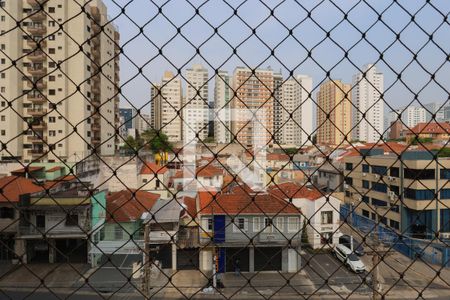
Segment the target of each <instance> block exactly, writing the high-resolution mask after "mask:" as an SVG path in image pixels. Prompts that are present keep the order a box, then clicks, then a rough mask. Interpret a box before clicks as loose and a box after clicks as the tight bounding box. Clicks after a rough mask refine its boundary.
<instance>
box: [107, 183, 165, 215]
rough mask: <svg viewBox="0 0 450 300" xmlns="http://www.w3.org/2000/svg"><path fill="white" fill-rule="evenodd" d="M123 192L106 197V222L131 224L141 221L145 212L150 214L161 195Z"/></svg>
mask: <svg viewBox="0 0 450 300" xmlns="http://www.w3.org/2000/svg"><path fill="white" fill-rule="evenodd" d="M134 192H135V196H134V197H133V193H132V191H129V190H123V191H120V192H115V193H112V194H109V195H108V196H107V197H106V220H107V221H108V222H130V221H135V220H139V218H140V217H141V216H142V214H143V213H144V212H149V211H150V209H151V208H152V207H153V205H154V204H155V202H156V201H157V200H158V199H159V198H160V195H159V194H155V193H149V192H144V191H134Z"/></svg>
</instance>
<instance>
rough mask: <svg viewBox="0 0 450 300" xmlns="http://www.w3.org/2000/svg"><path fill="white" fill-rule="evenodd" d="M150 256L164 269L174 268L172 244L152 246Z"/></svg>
mask: <svg viewBox="0 0 450 300" xmlns="http://www.w3.org/2000/svg"><path fill="white" fill-rule="evenodd" d="M150 256H151V257H152V259H153V260H157V261H159V262H160V263H161V267H162V268H163V269H171V268H172V244H162V245H151V246H150Z"/></svg>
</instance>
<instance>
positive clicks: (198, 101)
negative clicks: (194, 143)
mask: <svg viewBox="0 0 450 300" xmlns="http://www.w3.org/2000/svg"><path fill="white" fill-rule="evenodd" d="M186 81H187V82H186V100H185V102H184V103H183V105H184V106H183V120H184V122H185V123H184V124H185V125H184V126H183V137H184V139H185V141H187V142H189V141H191V140H192V139H194V138H195V137H196V135H198V138H199V139H200V140H202V141H203V140H205V139H206V138H207V137H208V128H209V105H208V101H209V100H208V97H209V94H208V70H207V69H206V68H204V67H203V66H202V65H200V64H194V65H193V66H192V67H191V68H189V69H187V70H186Z"/></svg>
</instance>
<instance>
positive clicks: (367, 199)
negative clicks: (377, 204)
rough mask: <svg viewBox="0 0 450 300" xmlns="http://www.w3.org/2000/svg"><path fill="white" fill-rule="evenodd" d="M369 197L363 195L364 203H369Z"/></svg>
mask: <svg viewBox="0 0 450 300" xmlns="http://www.w3.org/2000/svg"><path fill="white" fill-rule="evenodd" d="M369 199H370V198H369V197H367V196H362V198H361V201H362V202H364V203H369Z"/></svg>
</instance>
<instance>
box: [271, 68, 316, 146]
mask: <svg viewBox="0 0 450 300" xmlns="http://www.w3.org/2000/svg"><path fill="white" fill-rule="evenodd" d="M281 90H282V95H281V97H280V98H279V99H280V101H279V106H281V109H280V112H279V113H278V114H276V115H275V119H274V124H278V126H279V128H278V133H279V143H280V144H281V145H283V146H287V147H289V146H292V147H299V146H304V145H310V144H311V139H309V138H308V137H310V136H311V134H312V132H313V105H312V99H311V97H310V93H311V91H312V78H311V77H308V76H305V75H296V76H294V77H293V78H290V79H288V80H286V81H285V82H283V84H282V87H281Z"/></svg>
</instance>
